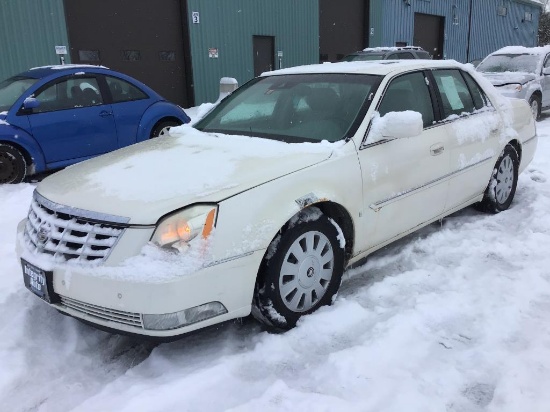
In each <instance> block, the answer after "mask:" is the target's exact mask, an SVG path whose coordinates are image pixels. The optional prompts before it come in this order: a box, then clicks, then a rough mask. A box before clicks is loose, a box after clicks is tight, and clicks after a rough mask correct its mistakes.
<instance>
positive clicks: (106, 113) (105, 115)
mask: <svg viewBox="0 0 550 412" xmlns="http://www.w3.org/2000/svg"><path fill="white" fill-rule="evenodd" d="M99 115H100V116H101V117H107V116H112V115H113V112H107V111H105V110H103V111H102V112H99Z"/></svg>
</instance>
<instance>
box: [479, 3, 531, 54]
mask: <svg viewBox="0 0 550 412" xmlns="http://www.w3.org/2000/svg"><path fill="white" fill-rule="evenodd" d="M503 4H504V5H505V6H506V7H507V8H508V13H507V15H506V16H499V15H498V14H497V8H498V6H501V5H503ZM525 12H529V13H532V14H533V21H531V22H527V21H523V19H524V16H525ZM540 13H541V9H540V7H537V6H535V5H533V4H530V3H524V2H514V1H510V0H483V1H474V3H473V9H472V32H471V41H470V52H469V57H468V61H472V60H475V59H482V58H484V57H485V56H487V55H488V54H489V53H492V52H494V51H495V50H498V49H500V48H501V47H504V46H526V47H534V46H536V45H537V32H538V27H539V19H540ZM493 27H496V28H497V30H495V29H493Z"/></svg>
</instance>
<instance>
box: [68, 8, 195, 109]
mask: <svg viewBox="0 0 550 412" xmlns="http://www.w3.org/2000/svg"><path fill="white" fill-rule="evenodd" d="M64 3H65V13H66V18H67V26H68V31H69V44H70V53H71V60H72V62H73V63H86V64H101V65H104V66H107V67H109V68H111V69H114V70H117V71H120V72H122V73H125V74H128V75H130V76H132V77H135V78H136V79H138V80H140V81H142V82H143V83H145V84H147V85H148V86H149V87H151V88H152V89H154V90H155V91H157V92H158V93H160V94H161V95H162V96H164V97H165V98H166V99H168V100H171V101H173V102H175V103H178V104H180V105H181V106H183V107H189V106H191V105H192V103H193V101H192V96H191V93H190V86H191V76H190V73H186V70H190V69H188V68H187V66H186V60H185V59H186V56H185V55H184V47H185V43H184V41H187V40H186V38H185V37H184V36H186V33H185V30H184V23H186V22H185V20H184V19H182V16H183V15H184V11H183V10H182V2H181V1H180V0H155V1H151V0H94V1H84V0H65V2H64Z"/></svg>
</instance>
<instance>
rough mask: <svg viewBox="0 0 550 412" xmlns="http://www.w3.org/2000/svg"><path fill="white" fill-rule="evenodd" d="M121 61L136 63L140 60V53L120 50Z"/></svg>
mask: <svg viewBox="0 0 550 412" xmlns="http://www.w3.org/2000/svg"><path fill="white" fill-rule="evenodd" d="M121 55H122V60H128V61H137V60H141V53H140V52H139V50H122V52H121Z"/></svg>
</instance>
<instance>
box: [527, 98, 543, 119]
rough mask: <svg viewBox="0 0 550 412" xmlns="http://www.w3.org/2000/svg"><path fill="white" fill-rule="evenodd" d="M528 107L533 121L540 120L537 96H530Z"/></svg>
mask: <svg viewBox="0 0 550 412" xmlns="http://www.w3.org/2000/svg"><path fill="white" fill-rule="evenodd" d="M529 106H531V113H532V114H533V118H534V119H535V120H540V112H541V99H540V97H539V96H537V95H535V94H534V95H533V96H531V98H530V99H529Z"/></svg>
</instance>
